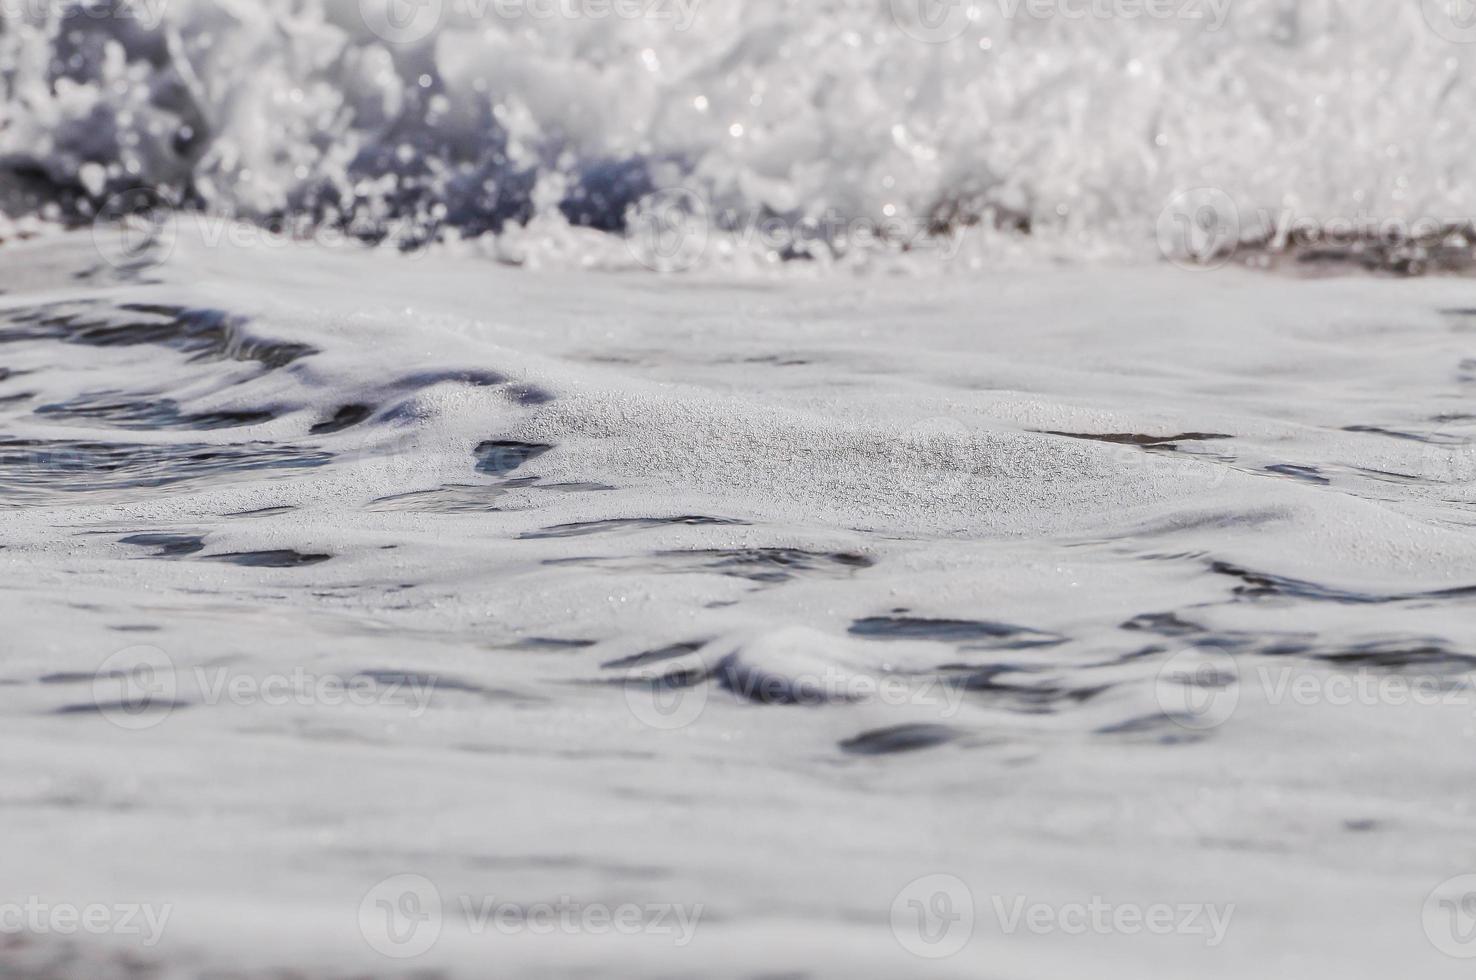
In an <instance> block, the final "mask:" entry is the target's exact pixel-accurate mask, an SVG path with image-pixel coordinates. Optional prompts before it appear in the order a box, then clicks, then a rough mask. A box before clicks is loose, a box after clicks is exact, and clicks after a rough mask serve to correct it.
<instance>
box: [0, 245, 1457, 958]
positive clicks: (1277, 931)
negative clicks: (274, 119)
mask: <svg viewBox="0 0 1476 980" xmlns="http://www.w3.org/2000/svg"><path fill="white" fill-rule="evenodd" d="M278 244H279V245H280V244H281V243H278ZM107 254H111V253H107ZM0 258H3V261H0V366H3V373H0V502H3V509H0V568H3V570H4V575H3V579H0V603H3V608H4V616H5V622H6V624H7V629H6V637H5V639H4V650H5V656H4V662H3V665H0V686H3V689H4V691H5V693H6V697H5V698H4V702H3V704H4V707H3V709H0V725H3V730H4V737H5V742H6V745H7V747H8V751H7V752H6V753H5V761H4V763H3V776H4V778H3V780H0V784H3V786H4V790H3V805H4V809H5V813H6V815H7V816H6V828H7V847H6V855H7V856H6V858H5V880H6V883H7V893H13V894H14V895H18V896H31V897H33V898H35V899H38V900H42V901H49V902H52V903H58V902H74V903H78V904H82V903H85V902H87V901H109V902H141V903H154V904H155V905H156V906H159V907H163V906H168V907H169V908H170V909H171V910H172V911H171V917H170V919H169V922H168V926H167V928H166V929H165V931H164V933H163V936H162V939H161V940H160V941H159V942H158V943H157V944H156V945H153V946H150V947H146V948H141V947H140V946H139V944H138V943H137V942H136V941H132V942H130V941H129V939H128V938H127V937H112V939H111V940H109V941H102V940H99V939H96V938H94V937H73V938H70V939H63V938H61V937H58V936H55V935H51V936H43V935H22V936H17V937H12V938H11V939H9V940H8V942H9V945H8V947H7V953H6V956H7V959H8V960H10V962H11V963H13V964H15V965H14V966H13V967H10V966H8V967H6V969H7V970H10V969H14V970H15V971H17V972H16V975H21V976H30V975H33V974H36V975H42V974H44V975H57V972H58V971H60V974H67V975H80V973H88V974H89V975H110V974H118V975H122V972H123V971H137V972H131V973H129V975H144V976H150V975H159V976H186V975H189V976H196V975H205V973H204V972H202V971H209V970H219V971H222V972H221V973H220V975H229V976H237V975H241V976H258V975H261V976H266V975H277V974H276V973H274V972H273V971H275V970H284V969H288V968H296V969H299V970H302V971H305V972H306V973H307V974H309V975H325V976H326V975H332V976H338V975H364V974H368V975H399V974H400V973H402V972H403V973H406V974H408V973H410V972H412V971H421V973H420V974H417V975H445V976H468V977H471V976H476V977H482V976H487V975H511V976H527V975H543V974H545V973H546V974H547V975H561V976H571V975H600V976H609V975H630V976H653V975H710V976H734V977H740V976H741V977H756V976H774V975H781V974H782V975H794V976H912V975H939V976H960V977H962V976H968V977H978V976H999V977H1056V976H1061V975H1063V973H1065V972H1070V971H1078V970H1081V969H1087V968H1089V969H1090V970H1091V971H1092V972H1093V973H1094V975H1122V976H1134V977H1136V976H1143V975H1188V974H1191V973H1192V975H1195V976H1205V977H1214V976H1223V977H1240V976H1247V975H1257V976H1264V977H1282V976H1285V977H1293V976H1305V975H1307V974H1309V973H1317V974H1325V973H1329V972H1334V971H1335V972H1337V973H1338V974H1339V975H1343V976H1350V977H1355V976H1358V977H1361V976H1367V977H1383V976H1388V975H1390V974H1391V973H1394V972H1396V971H1397V972H1401V973H1406V974H1408V973H1414V974H1417V975H1420V976H1432V977H1433V976H1457V975H1464V974H1463V972H1462V970H1463V964H1461V962H1460V961H1458V960H1456V959H1451V958H1448V957H1447V956H1445V955H1444V954H1443V953H1442V952H1441V951H1440V950H1439V949H1438V948H1437V946H1436V945H1435V944H1434V942H1432V940H1431V938H1430V936H1431V934H1432V933H1431V932H1430V930H1431V929H1432V928H1433V929H1435V930H1436V932H1437V933H1438V930H1439V928H1441V926H1440V924H1439V922H1438V921H1435V922H1434V925H1433V926H1432V925H1431V920H1427V919H1426V911H1427V898H1429V897H1430V896H1432V894H1433V893H1434V892H1435V891H1436V890H1437V889H1438V887H1439V886H1441V884H1442V882H1445V881H1447V880H1448V879H1450V878H1452V877H1454V876H1457V875H1460V874H1463V873H1467V872H1468V871H1470V870H1471V862H1472V861H1476V856H1473V855H1472V853H1471V850H1470V846H1469V840H1470V834H1471V831H1472V829H1473V813H1472V809H1471V804H1470V793H1469V785H1470V782H1471V777H1472V776H1473V775H1476V768H1473V762H1472V758H1473V756H1472V751H1471V749H1472V745H1473V740H1476V715H1473V712H1476V708H1473V705H1472V697H1471V687H1470V683H1469V682H1470V679H1471V670H1472V667H1473V666H1476V619H1473V617H1472V606H1473V603H1476V530H1473V524H1476V519H1473V510H1472V507H1473V504H1476V489H1473V488H1476V482H1473V479H1476V455H1473V442H1472V440H1473V437H1476V410H1473V409H1472V395H1473V384H1476V370H1473V367H1472V364H1473V358H1476V313H1473V312H1472V310H1473V308H1476V292H1473V287H1472V286H1471V284H1470V283H1469V282H1465V281H1460V280H1424V281H1406V280H1390V279H1371V278H1347V279H1321V280H1305V279H1294V278H1287V277H1278V276H1270V275H1255V274H1251V273H1249V272H1245V271H1235V270H1222V271H1219V272H1213V273H1191V272H1186V271H1183V270H1180V269H1176V268H1173V267H1168V266H1164V267H1098V268H1070V267H1068V268H1061V267H1034V266H1026V267H1024V268H1013V269H1001V270H999V271H996V272H992V273H988V272H985V273H977V274H971V275H955V276H949V275H939V276H932V277H928V278H909V277H898V278H890V277H877V276H873V277H867V278H862V277H849V276H839V275H837V276H830V277H825V278H820V279H809V278H801V277H798V276H794V277H774V278H770V279H766V280H747V281H744V280H734V279H714V278H703V277H699V276H692V277H658V276H651V275H647V274H631V275H618V274H595V273H560V272H546V273H530V272H528V271H526V270H521V271H520V270H510V269H506V268H502V267H498V266H495V265H490V264H487V263H485V262H483V261H479V260H467V259H457V258H454V257H450V256H444V255H423V254H422V255H419V256H395V255H386V254H381V253H376V252H370V251H365V250H361V249H357V248H355V249H337V250H334V249H321V248H309V247H307V246H297V245H292V246H286V247H277V248H261V247H257V248H241V247H234V246H231V245H229V244H228V243H226V242H222V241H217V242H214V243H211V242H207V241H203V240H201V239H199V238H198V237H197V236H193V235H190V234H182V235H181V236H180V238H179V240H178V241H177V243H176V245H175V248H174V250H173V253H172V255H169V256H168V257H167V258H161V259H160V260H159V261H156V262H152V263H138V264H136V265H135V266H133V267H129V268H124V269H122V270H120V269H118V268H116V267H115V266H113V265H110V264H109V263H107V262H105V261H101V260H100V259H99V252H98V250H97V248H96V239H95V238H94V237H93V236H92V235H88V234H85V233H77V234H56V235H51V236H46V237H43V238H40V239H37V240H35V241H31V242H25V243H11V244H9V245H6V246H4V248H3V256H0ZM139 671H144V672H145V673H143V674H140V673H139ZM145 681H146V682H147V685H146V687H145V688H144V690H146V691H147V692H148V694H149V698H148V699H147V700H145V701H144V702H142V703H140V702H139V700H138V691H139V688H138V685H139V684H140V683H142V682H145ZM273 685H276V686H273ZM1366 690H1373V691H1375V692H1376V694H1375V695H1373V696H1364V695H1361V694H1359V692H1360V691H1366ZM346 691H353V692H357V693H356V697H358V698H359V700H350V699H348V698H346V697H345V695H344V692H346ZM1350 691H1351V692H1352V694H1351V695H1349V694H1348V692H1350ZM366 692H367V693H366ZM1298 692H1300V693H1298ZM1309 692H1310V693H1309ZM1401 692H1403V694H1404V695H1405V697H1403V698H1401V697H1399V696H1398V695H1400V694H1401ZM1411 692H1415V693H1416V694H1423V695H1425V696H1424V697H1423V698H1421V699H1419V700H1418V702H1416V699H1415V698H1414V696H1413V695H1412V694H1411ZM1430 692H1435V693H1436V694H1438V695H1439V696H1438V697H1433V698H1432V697H1430V696H1429V695H1430ZM404 874H413V875H418V876H420V877H419V878H418V879H415V880H416V881H417V882H418V881H422V880H423V881H428V882H430V883H431V884H432V885H433V887H434V888H435V890H436V894H437V895H438V896H439V898H440V900H441V901H442V902H443V908H444V910H445V911H444V915H443V916H442V917H441V918H439V919H437V926H438V933H437V935H436V937H435V942H434V944H433V945H432V946H431V947H430V948H429V949H428V950H424V951H420V950H418V949H417V950H416V951H417V952H419V953H420V955H418V956H417V957H415V958H413V959H406V960H399V959H393V958H387V957H385V956H382V955H381V954H380V952H379V951H378V949H379V948H380V947H382V946H383V945H384V941H383V934H382V933H381V934H379V944H380V945H379V947H376V945H375V943H374V941H373V940H374V939H375V936H376V933H375V929H376V928H379V927H377V926H375V925H373V922H374V918H373V917H374V916H376V915H378V914H380V911H381V910H380V909H379V908H378V907H377V906H376V905H375V903H374V899H375V896H376V895H380V892H376V891H375V889H377V888H381V887H382V886H381V884H380V883H381V882H383V881H385V880H386V879H395V880H399V879H396V878H395V876H398V875H404ZM939 874H942V875H948V876H952V877H951V878H947V879H944V881H945V884H946V888H945V890H947V889H954V891H952V892H949V894H950V895H952V896H953V899H957V900H958V902H959V903H962V901H963V900H964V899H965V897H967V898H970V899H971V900H972V902H973V914H972V917H970V918H969V919H968V920H967V921H968V923H969V925H970V927H971V929H972V936H971V938H970V940H969V942H968V943H967V944H966V945H962V946H961V947H960V948H959V950H958V951H957V952H955V953H954V955H952V956H950V957H947V958H941V959H931V958H927V957H919V956H915V955H913V954H912V953H911V952H909V950H912V949H919V948H921V949H923V950H924V951H927V952H932V951H934V950H935V948H936V947H931V946H928V945H926V944H923V945H919V942H918V939H917V934H916V933H915V931H914V932H913V933H909V931H908V930H909V928H912V929H914V930H915V927H913V926H909V925H908V921H909V920H908V919H907V918H906V916H907V915H908V914H910V908H909V906H908V904H907V902H908V900H909V896H914V892H916V890H917V888H918V887H922V888H923V891H922V892H917V895H921V896H922V899H921V900H927V901H932V900H933V899H931V898H929V897H928V895H929V894H931V893H929V892H928V888H929V887H931V886H928V885H926V884H925V885H924V886H915V885H913V884H912V883H913V882H915V881H917V879H919V878H925V877H926V876H931V875H939ZM929 880H932V879H929ZM960 885H961V886H962V887H963V888H965V889H966V890H967V891H966V893H964V894H961V893H959V892H958V891H957V890H956V889H957V888H958V887H960ZM909 888H912V889H913V891H909V890H908V889H909ZM488 896H491V897H494V898H495V900H497V901H501V902H505V903H515V904H516V906H517V907H520V908H526V907H528V906H530V905H533V904H535V903H538V902H551V901H556V900H559V899H560V897H561V896H563V897H565V898H568V899H570V900H573V901H577V902H579V903H583V904H585V905H590V904H602V905H604V906H608V907H614V906H618V905H620V904H622V903H636V904H639V905H642V906H644V905H647V904H659V903H666V904H670V905H675V906H679V907H681V908H683V909H687V910H689V911H690V910H694V909H698V908H699V907H700V910H701V911H700V919H699V921H698V922H697V923H696V927H695V931H694V932H693V933H692V934H691V935H690V936H689V937H687V939H689V940H690V941H683V942H678V941H677V940H678V939H681V938H682V937H681V936H678V935H674V934H671V933H652V932H650V931H647V932H643V933H641V934H639V935H619V934H613V935H612V934H598V935H591V934H588V933H584V934H580V935H572V936H571V935H562V934H556V935H553V936H542V935H533V934H530V933H529V932H527V931H526V930H525V931H521V932H518V931H514V930H503V931H498V930H496V929H492V928H491V927H489V926H487V925H486V923H485V922H482V923H481V926H482V928H478V922H477V919H476V918H475V916H472V915H470V914H469V910H470V909H474V908H477V907H480V905H477V904H472V905H468V904H463V900H464V899H466V898H467V897H475V899H476V902H477V903H480V902H481V901H482V898H483V897H488ZM381 897H382V896H381ZM400 897H401V896H400V895H399V894H398V893H395V895H394V900H395V901H399V900H400ZM953 899H950V901H952V900H953ZM914 900H919V899H917V898H916V896H914ZM417 901H419V899H417ZM1021 901H1024V902H1027V903H1029V904H1036V903H1046V904H1048V905H1050V906H1052V907H1056V908H1061V907H1069V906H1072V905H1073V903H1081V904H1086V903H1091V902H1093V901H1097V902H1099V903H1107V904H1108V905H1110V906H1113V907H1115V906H1124V905H1126V906H1133V907H1138V908H1146V907H1149V906H1151V905H1154V904H1155V903H1158V904H1162V903H1168V904H1170V905H1174V906H1175V907H1178V906H1180V905H1199V906H1205V907H1212V908H1214V909H1216V910H1220V911H1224V910H1227V909H1232V911H1231V912H1229V913H1227V914H1228V915H1229V918H1228V920H1226V921H1224V922H1223V923H1222V924H1223V926H1224V931H1223V934H1222V935H1218V936H1215V935H1211V934H1210V933H1208V932H1207V931H1205V930H1184V931H1180V932H1178V933H1177V934H1172V935H1167V936H1163V935H1150V934H1147V933H1144V932H1138V933H1136V934H1125V933H1123V932H1122V931H1120V930H1119V931H1117V932H1116V933H1113V934H1099V933H1098V932H1097V931H1093V930H1087V931H1086V932H1085V933H1084V934H1079V933H1077V932H1069V933H1068V932H1066V931H1062V930H1060V929H1047V930H1045V931H1032V930H1031V929H1030V928H1027V927H1025V926H1021V925H1019V924H1018V922H1017V923H1016V925H1014V926H1013V927H1011V926H1009V925H1008V923H1009V922H1010V921H1013V920H1010V918H1009V912H1010V910H1011V909H1012V908H1015V907H1016V906H1017V904H1018V903H1019V902H1021ZM961 907H962V906H961V904H959V905H950V906H949V908H950V909H952V908H961ZM399 908H400V910H401V911H404V912H406V913H407V914H408V913H414V912H417V911H418V910H420V909H421V908H422V906H420V905H413V906H412V905H404V906H400V907H399ZM366 909H367V911H365V910H366ZM898 909H900V910H901V911H900V912H899V911H898ZM944 911H948V909H945V910H944ZM1438 911H1439V909H1438V908H1437V912H1438ZM366 916H367V918H366ZM899 916H900V917H899ZM411 921H412V922H413V921H414V920H413V919H412V920H411ZM366 930H367V931H366ZM1109 932H1110V930H1109ZM956 935H957V934H955V937H956ZM47 970H50V971H52V972H51V973H46V971H47ZM27 971H30V972H27ZM211 975H214V974H211Z"/></svg>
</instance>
